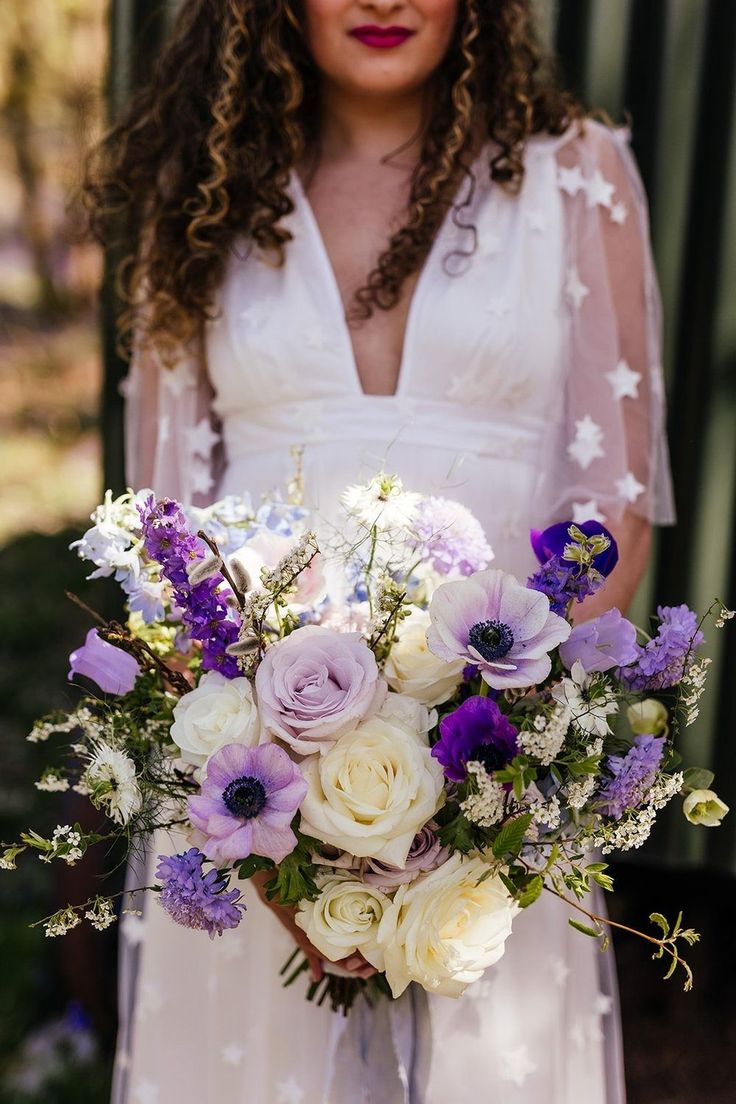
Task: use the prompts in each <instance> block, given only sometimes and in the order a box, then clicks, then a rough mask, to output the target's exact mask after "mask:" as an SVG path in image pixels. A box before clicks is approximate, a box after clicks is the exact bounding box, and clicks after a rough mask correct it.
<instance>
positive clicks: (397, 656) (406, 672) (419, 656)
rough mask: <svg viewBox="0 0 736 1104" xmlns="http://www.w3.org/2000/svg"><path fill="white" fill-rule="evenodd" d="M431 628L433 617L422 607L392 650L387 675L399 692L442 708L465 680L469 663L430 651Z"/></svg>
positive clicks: (401, 629) (403, 626)
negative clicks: (439, 655)
mask: <svg viewBox="0 0 736 1104" xmlns="http://www.w3.org/2000/svg"><path fill="white" fill-rule="evenodd" d="M429 625H430V620H429V614H428V613H427V611H426V610H422V609H418V608H415V609H413V610H412V612H411V614H410V615H409V617H407V618H406V620H405V621H402V622H401V624H400V625H399V629H398V637H399V638H398V640H397V641H396V643H395V644H393V645H392V647H391V653H390V655H389V657H388V659H387V660H386V666H385V668H384V675H385V677H386V681H387V682H388V684H389V686H390V687H391V689H392V690H396V692H397V693H399V694H409V695H410V697H412V698H416V700H417V701H420V702H424V704H425V705H440V704H441V703H442V702H446V701H447V700H448V699H449V698H451V697H452V695H453V694H454V693H455V691H456V689H457V687H458V685H459V684H460V682H461V681H462V677H463V669H464V667H465V661H464V660H462V659H458V660H455V661H454V662H452V663H448V662H447V660H446V659H440V658H439V657H438V656H436V655H435V654H434V653H433V652H430V650H429V647H428V645H427V629H428V628H429Z"/></svg>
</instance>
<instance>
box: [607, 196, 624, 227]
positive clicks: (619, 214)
mask: <svg viewBox="0 0 736 1104" xmlns="http://www.w3.org/2000/svg"><path fill="white" fill-rule="evenodd" d="M628 213H629V208H628V207H627V206H626V204H625V203H620V202H619V203H614V204H613V206H612V207H611V210H610V212H609V216H608V217H609V218H610V220H611V222H615V223H616V225H617V226H623V224H624V223H625V222H626V216H627V215H628Z"/></svg>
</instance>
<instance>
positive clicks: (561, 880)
mask: <svg viewBox="0 0 736 1104" xmlns="http://www.w3.org/2000/svg"><path fill="white" fill-rule="evenodd" d="M297 486H298V483H297ZM342 510H343V517H342V520H341V522H340V524H338V525H336V526H335V525H333V526H329V525H327V524H326V522H325V523H324V524H322V526H321V530H320V525H319V519H315V518H311V517H310V516H309V515H308V513H307V511H306V510H305V509H304V507H303V506H302V505H301V504H300V501H299V495H298V494H293V495H292V496H291V498H290V499H287V500H282V499H279V498H278V497H274V498H272V499H270V500H268V501H264V502H263V503H262V504H261V505H260V506H258V507H257V508H253V507H252V505H251V503H250V502H249V500H248V499H247V498H246V497H243V498H235V497H228V498H226V499H223V500H221V501H219V502H217V503H215V504H214V505H212V506H211V507H209V508H207V509H204V510H202V509H194V508H190V509H188V510H185V509H184V508H183V507H182V506H181V505H180V504H179V503H178V502H175V501H173V500H170V499H158V500H157V499H156V498H155V497H154V495H153V494H152V493H151V492H150V491H145V490H144V491H139V492H137V493H134V492H132V491H129V492H128V493H127V494H125V495H123V496H122V497H120V498H117V499H113V497H112V495H111V494H110V493H109V492H108V494H107V496H106V498H105V502H104V503H103V504H102V505H101V506H99V507H98V508H97V509H96V510H95V512H94V514H93V515H92V521H93V525H92V527H91V528H90V529H88V531H87V532H86V533H85V534H84V536H83V537H82V538H81V539H80V540H78V541H76V542H75V543H74V545H72V547H73V548H76V551H77V553H78V554H79V556H80V557H82V558H84V559H85V560H88V561H90V562H91V563H92V564H93V565H94V570H93V572H92V574H91V576H90V577H91V578H95V577H100V576H111V575H114V577H115V578H116V580H117V581H118V582H119V583H120V585H121V587H122V589H123V591H124V592H125V595H126V609H127V614H128V617H127V622H126V624H124V625H123V624H118V623H116V622H104V621H103V620H102V619H101V618H98V619H97V620H98V624H97V626H96V627H94V628H92V629H90V631H89V633H88V634H87V638H86V641H85V643H84V644H83V646H82V647H80V648H79V649H78V650H77V651H75V652H74V653H73V654H72V656H71V657H70V659H71V670H70V678H72V677H75V676H84V677H86V678H87V679H91V680H92V682H93V683H95V684H96V686H97V687H99V689H100V691H102V693H101V694H97V693H95V694H88V695H87V696H86V697H85V698H83V699H82V700H81V702H80V703H79V705H78V706H77V708H76V709H75V710H74V711H73V712H71V713H69V714H67V715H63V716H58V715H57V716H52V717H47V718H44V719H43V720H41V721H39V722H37V723H36V725H35V727H34V729H33V731H32V733H31V735H30V737H29V738H30V739H31V740H34V741H42V740H47V739H49V737H51V736H52V735H55V734H66V736H67V738H68V739H70V740H71V741H72V742H71V743H70V745H69V748H68V757H67V760H66V763H65V766H64V767H63V768H59V767H49V768H48V770H47V771H46V772H45V773H44V775H43V777H42V778H41V779H40V780H39V781H38V782H37V783H36V785H37V786H38V787H39V788H40V789H44V790H49V791H64V790H68V789H69V788H72V789H73V790H75V791H76V792H77V793H78V794H81V795H85V796H86V797H87V798H88V799H89V800H90V801H91V803H92V805H93V806H94V807H95V808H96V809H98V810H99V811H100V812H101V813H103V814H105V817H106V820H105V821H104V822H103V823H102V824H101V825H100V827H99V830H98V831H96V832H86V831H83V830H82V828H81V827H80V826H79V825H78V824H76V825H73V826H72V825H60V826H59V827H57V828H56V830H55V831H54V832H53V835H52V836H51V837H50V838H45V837H43V836H41V835H39V834H38V833H36V832H33V831H29V832H26V833H24V834H23V835H22V838H21V840H20V841H19V842H17V843H13V844H5V845H3V846H4V852H3V853H2V856H1V857H0V865H2V866H3V867H5V868H6V869H11V868H13V867H14V866H15V862H16V859H17V857H18V855H19V854H20V853H21V852H22V851H24V850H27V849H35V850H37V851H38V852H39V857H40V858H41V859H42V860H43V861H45V862H50V861H52V860H55V859H58V860H62V861H64V862H67V863H70V864H72V863H75V862H77V861H78V860H80V859H81V858H82V856H83V855H84V852H85V851H86V850H87V849H88V848H89V847H90V846H93V845H95V844H98V843H99V842H101V841H102V840H108V841H109V840H110V839H114V840H117V839H122V840H124V841H125V843H126V846H127V847H128V848H129V849H132V848H133V847H135V846H136V843H137V841H139V840H140V838H141V837H146V836H150V834H151V833H153V832H154V831H156V830H158V829H171V831H172V838H176V839H178V840H183V846H181V850H180V851H179V853H177V854H166V855H160V856H159V857H158V860H157V868H156V879H157V880H156V883H155V884H154V885H152V886H149V887H140V888H141V891H142V890H143V889H144V888H147V889H149V890H151V891H152V892H154V893H155V895H156V896H157V898H158V902H159V903H160V906H161V907H163V908H164V909H165V910H166V912H167V913H168V914H169V915H170V916H171V918H172V920H174V921H176V922H177V923H179V924H183V925H185V926H187V927H190V928H198V929H201V930H203V931H206V932H208V933H209V935H210V936H211V937H213V936H214V935H222V934H223V932H224V931H226V930H227V929H230V928H234V927H236V926H237V925H238V924H240V923H246V924H247V917H244V912H245V904H244V902H243V900H242V897H241V888H240V886H241V884H242V879H248V878H250V877H252V876H253V875H255V874H256V873H258V874H259V878H260V879H262V880H264V879H265V890H266V893H267V895H268V897H269V898H270V899H272V900H273V901H274V902H275V903H277V904H280V905H282V906H290V907H293V908H294V910H295V916H296V923H297V924H298V925H299V926H300V927H301V928H302V929H303V930H304V931H305V932H306V934H307V936H308V938H309V940H310V941H311V943H312V944H313V945H314V946H315V947H316V948H317V950H318V951H319V952H320V954H321V955H323V956H324V958H325V960H327V961H328V963H329V962H332V963H339V962H340V961H341V960H343V959H345V958H347V957H349V956H353V955H355V954H356V953H359V954H360V955H362V956H363V958H364V959H365V960H366V961H367V962H368V963H370V964H371V965H372V966H373V967H374V968H375V970H376V971H377V973H376V974H375V975H373V976H372V977H370V978H368V979H359V978H357V977H355V976H352V977H348V976H345V972H344V971H342V972H341V971H340V970H339V969H337V970H335V971H334V972H332V973H327V974H326V975H325V977H324V979H323V980H322V981H320V982H313V983H312V985H311V986H310V988H309V992H308V995H309V997H310V998H316V999H317V1000H318V1001H322V1000H324V999H326V998H327V997H329V998H330V1001H331V1003H332V1006H333V1007H334V1008H340V1009H343V1010H346V1009H347V1008H348V1007H349V1006H350V1003H351V1002H352V1000H353V999H354V998H355V996H356V994H357V993H358V992H361V991H362V992H364V993H365V995H366V996H367V997H368V998H369V999H372V997H373V996H374V995H377V994H379V993H385V994H387V995H392V996H393V997H398V996H399V995H400V994H401V993H402V992H403V991H404V989H405V988H406V987H407V985H408V984H409V983H410V982H412V981H413V982H416V983H418V984H419V985H421V986H423V987H424V988H425V989H427V990H430V991H432V992H435V993H441V994H447V995H449V996H459V995H460V994H461V993H462V992H463V990H464V989H465V988H466V987H467V986H468V985H469V984H471V983H472V982H474V981H475V980H477V979H479V978H480V977H481V975H482V973H483V971H484V970H486V969H487V968H488V967H489V966H491V965H492V964H493V963H495V962H496V961H497V960H498V959H499V958H500V957H501V956H502V954H503V953H504V947H505V943H506V940H507V939H508V937H509V936H510V935H511V932H512V927H513V921H514V917H515V916H516V915H517V913H518V912H519V910H520V909H523V908H528V907H533V905H534V902H535V901H536V900H537V899H538V898H539V897H540V896H541V894H542V893H544V892H551V893H553V894H556V895H557V896H558V897H561V898H563V899H564V900H565V901H567V902H568V904H569V905H570V906H571V909H572V910H573V911H574V912H575V913H576V915H575V916H572V917H571V919H570V923H571V924H572V925H573V926H574V927H575V928H577V929H579V930H580V931H581V932H583V933H585V934H587V935H589V936H591V937H594V938H598V939H600V940H601V941H602V942H603V943H605V942H606V938H607V937H606V934H605V933H606V930H607V926H608V925H609V924H610V923H611V922H609V921H607V920H605V919H604V918H603V917H600V916H598V915H597V914H596V913H595V912H593V911H591V908H589V907H588V905H587V904H584V903H583V902H584V901H586V898H587V897H588V895H589V894H590V892H591V890H592V889H593V888H594V887H595V886H598V887H600V888H602V889H604V890H611V889H612V888H613V886H612V880H611V877H610V875H609V874H608V873H607V872H606V871H607V866H606V863H605V862H604V861H601V858H602V856H606V855H607V854H609V853H612V852H615V851H620V850H625V849H628V848H633V847H638V846H640V845H641V844H642V843H643V842H644V841H645V840H646V838H647V836H648V835H649V832H650V830H651V828H652V825H653V823H654V821H655V818H656V816H657V813H658V811H659V810H660V809H662V808H663V807H664V806H665V805H666V804H667V802H669V801H670V800H671V799H672V798H673V797H675V796H676V795H682V797H683V798H684V806H683V807H684V812H685V815H686V816H687V818H688V819H689V820H690V821H692V822H693V823H699V824H705V825H715V824H717V823H718V822H719V821H720V819H721V818H722V816H723V815H724V814H725V813H726V812H727V809H726V807H725V805H724V804H723V803H722V802H721V801H720V800H719V798H718V797H717V796H716V794H715V793H714V792H713V791H712V790H711V788H710V787H711V783H712V775H711V774H710V773H709V772H707V771H704V770H700V769H692V768H691V769H689V770H683V769H682V766H681V762H680V757H679V755H678V753H677V751H676V748H675V744H676V737H677V734H678V730H679V728H680V726H681V725H687V724H690V723H692V722H693V721H694V720H695V718H696V717H697V711H698V705H697V703H698V700H699V698H700V696H701V694H702V692H703V687H704V682H705V677H706V670H707V666H708V663H709V661H708V660H707V659H699V658H698V654H697V653H698V648H699V647H700V645H701V644H702V642H703V634H702V631H701V625H702V623H703V621H701V622H698V619H697V618H696V615H695V614H694V613H693V612H692V611H691V610H690V609H688V608H687V607H686V606H677V607H661V608H659V609H658V610H657V616H656V618H654V619H653V626H652V627H651V631H650V632H649V633H646V632H644V631H642V630H640V629H637V628H636V627H635V626H634V625H633V624H632V623H631V622H630V621H628V620H627V619H626V618H625V617H623V616H622V614H621V613H620V612H619V611H618V610H616V609H611V610H608V611H607V612H605V613H603V614H601V615H600V616H598V617H594V618H592V619H589V620H586V621H583V622H580V623H575V621H574V613H575V609H576V606H577V604H578V603H579V602H581V601H582V600H583V599H585V598H587V597H588V596H589V595H592V594H594V593H595V592H596V591H598V590H599V589H600V588H601V587H603V586H604V584H605V581H606V577H607V576H608V575H609V574H610V572H611V571H612V570H613V568H614V567H615V564H616V561H617V550H616V545H615V542H614V540H613V538H612V536H611V534H610V533H609V532H608V531H607V530H606V529H605V528H604V527H603V526H602V525H601V524H600V523H599V522H597V521H588V522H586V523H584V524H581V525H576V524H573V523H562V524H559V525H554V526H552V527H551V528H548V529H546V530H544V531H542V532H537V531H533V532H532V534H531V541H532V545H533V549H534V552H535V553H536V556H537V558H538V561H539V568H538V570H537V571H536V572H535V573H534V574H533V575H532V576H531V577H530V578H528V579H527V580H525V581H522V580H519V579H517V578H515V577H514V576H513V575H511V574H509V573H507V572H505V571H501V570H497V569H495V568H494V567H493V566H491V565H492V562H493V551H492V549H491V547H490V546H489V544H488V541H487V539H486V535H485V534H484V532H483V530H482V528H481V526H480V524H479V523H478V521H477V520H476V519H475V518H474V517H473V516H472V514H470V513H469V511H468V510H467V509H465V508H464V507H463V506H461V505H459V504H458V503H456V502H453V501H450V500H447V499H443V498H437V497H431V496H423V495H419V494H415V493H412V492H411V491H409V490H406V489H405V488H404V487H403V486H402V484H401V481H400V480H399V479H398V478H397V477H395V476H391V475H388V474H385V473H381V474H380V475H378V476H377V477H376V478H374V479H372V480H371V481H370V482H369V483H367V484H366V485H362V486H351V487H349V488H347V489H346V490H345V492H344V493H343V495H342ZM312 525H315V526H316V528H317V529H318V530H320V535H319V538H318V537H317V535H316V534H315V531H314V529H313V528H311V526H312ZM714 610H716V613H715V619H716V624H717V625H719V626H722V625H723V624H724V622H725V621H726V620H727V619H730V618H732V617H733V616H734V614H733V612H732V611H729V610H726V609H724V608H722V607H721V606H720V603H714V605H713V606H712V607H711V610H710V611H708V612H709V614H710V613H712V612H713V611H714ZM90 612H91V611H90ZM706 616H707V615H706ZM703 620H705V619H703ZM160 838H161V837H159V839H160ZM175 849H176V845H174V846H172V850H175ZM115 917H116V908H115V901H114V898H113V897H112V896H104V895H100V896H97V897H95V898H94V899H92V900H89V901H86V902H84V903H82V904H73V905H69V906H68V907H66V908H63V909H61V910H60V911H59V912H57V913H56V914H54V915H53V916H51V917H48V918H46V920H44V921H39V923H43V924H45V931H46V934H47V935H49V936H55V935H60V934H63V933H64V932H66V931H68V930H69V929H71V928H73V927H74V926H76V925H77V924H79V923H81V922H82V920H83V919H87V920H88V921H89V922H90V923H92V924H93V925H94V926H95V927H97V928H105V927H107V926H108V925H109V924H110V923H112V922H113V921H114V919H115ZM650 919H651V921H652V922H653V923H654V925H655V930H654V933H653V934H652V933H650V934H646V933H640V934H642V935H643V936H644V938H645V939H648V940H649V942H650V943H651V944H652V945H653V949H654V955H655V957H659V958H667V959H668V967H669V969H668V973H667V976H670V975H671V974H672V973H673V972H674V971H675V969H676V967H677V966H678V964H679V965H680V966H681V967H682V968H683V970H684V975H685V976H684V980H685V986H686V988H688V987H689V986H690V984H691V975H690V970H689V967H688V965H687V963H686V961H685V960H684V959H683V958H682V957H681V954H680V948H681V946H682V944H683V942H684V943H692V942H694V941H695V940H696V939H697V934H696V933H695V932H694V931H692V930H691V929H687V928H683V927H682V922H681V918H679V917H678V918H677V920H676V921H675V922H674V923H672V924H671V923H670V922H668V920H667V919H666V918H665V917H663V916H662V915H661V914H659V913H652V914H651V917H650ZM614 926H615V925H614ZM299 953H300V952H295V955H294V956H293V958H292V960H290V961H289V963H287V965H286V967H285V968H284V974H285V980H286V982H287V983H289V982H291V981H293V980H294V978H295V977H297V976H298V975H299V974H300V973H301V972H302V971H303V970H304V969H305V968H306V961H297V957H298V955H299Z"/></svg>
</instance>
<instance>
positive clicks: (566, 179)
mask: <svg viewBox="0 0 736 1104" xmlns="http://www.w3.org/2000/svg"><path fill="white" fill-rule="evenodd" d="M557 183H558V185H559V187H560V188H561V189H562V191H563V192H567V194H568V195H571V196H574V195H577V194H578V192H579V191H580V189H581V188H584V187H585V180H584V179H583V174H582V173H581V171H580V166H579V165H574V166H573V167H572V168H571V169H565V168H561V169H558V170H557Z"/></svg>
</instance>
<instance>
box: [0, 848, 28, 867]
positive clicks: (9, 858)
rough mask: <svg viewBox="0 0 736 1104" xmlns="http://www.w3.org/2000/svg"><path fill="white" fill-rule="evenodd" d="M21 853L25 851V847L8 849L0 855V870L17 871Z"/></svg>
mask: <svg viewBox="0 0 736 1104" xmlns="http://www.w3.org/2000/svg"><path fill="white" fill-rule="evenodd" d="M21 851H25V847H21V846H14V847H6V848H5V850H4V851H3V853H2V854H1V855H0V870H16V869H17V863H16V861H15V860H16V859H17V857H18V855H20V853H21Z"/></svg>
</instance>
